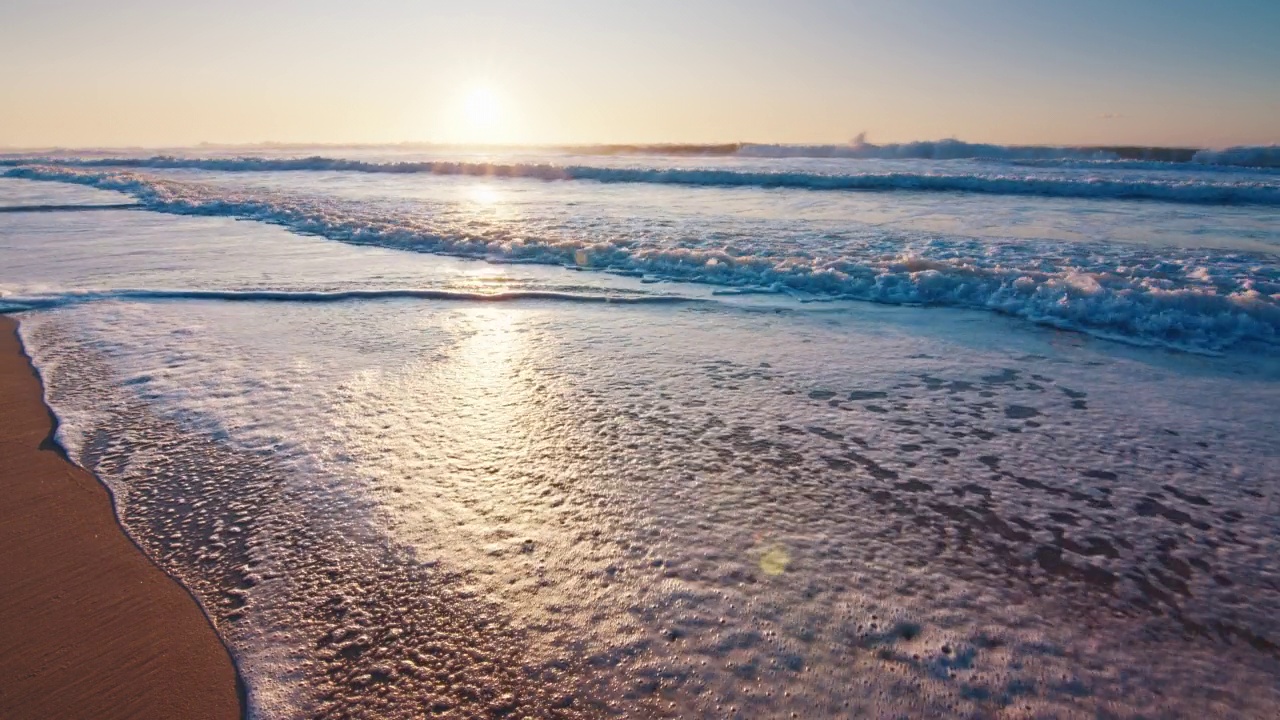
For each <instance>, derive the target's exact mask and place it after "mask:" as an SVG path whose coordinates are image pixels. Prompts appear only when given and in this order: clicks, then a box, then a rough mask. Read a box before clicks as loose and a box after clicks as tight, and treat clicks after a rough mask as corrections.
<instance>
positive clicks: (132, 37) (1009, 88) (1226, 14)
mask: <svg viewBox="0 0 1280 720" xmlns="http://www.w3.org/2000/svg"><path fill="white" fill-rule="evenodd" d="M1277 38H1280V0H1261V1H1246V0H1212V1H1211V0H1200V1H1190V0H1071V1H1070V2H1064V1H1061V0H884V1H877V0H866V1H864V2H858V1H856V0H809V1H806V0H789V1H785V2H784V1H777V2H774V1H771V0H701V1H700V0H682V1H679V2H676V1H669V0H646V1H645V2H638V1H634V0H633V1H628V2H612V1H610V0H594V1H587V0H543V1H541V2H540V1H538V0H524V1H523V2H507V1H503V0H467V1H466V2H460V1H458V0H450V1H448V2H437V1H436V0H416V1H410V0H400V1H392V0H361V1H359V2H354V1H352V0H309V1H306V2H293V1H277V2H273V1H272V0H221V1H220V2H199V3H196V2H180V1H179V0H167V1H165V2H160V1H153V0H116V1H115V2H110V3H105V2H101V1H100V0H38V1H37V0H4V2H2V3H0V146H8V147H47V146H68V147H72V146H81V147H82V146H148V147H163V146H178V145H189V144H195V143H200V142H213V143H255V142H298V143H305V142H315V143H348V142H349V143H393V142H475V143H645V142H736V141H748V142H779V143H842V142H847V141H849V140H850V139H851V138H853V137H854V136H856V135H857V134H859V133H863V132H865V133H867V137H868V139H869V140H870V141H872V142H902V141H911V140H934V139H941V138H948V137H955V138H959V139H962V140H967V141H971V142H995V143H1009V144H1141V145H1178V146H1198V147H1221V146H1228V145H1241V144H1271V143H1280V41H1278V40H1277Z"/></svg>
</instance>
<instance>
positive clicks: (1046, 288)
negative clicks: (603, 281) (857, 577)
mask: <svg viewBox="0 0 1280 720" xmlns="http://www.w3.org/2000/svg"><path fill="white" fill-rule="evenodd" d="M7 174H8V175H10V176H13V177H23V178H28V179H33V180H51V181H60V182H71V183H78V184H82V185H88V186H92V187H97V188H101V189H106V190H115V191H119V192H123V193H126V194H128V195H131V196H132V197H134V198H136V199H137V200H138V201H139V202H140V203H142V204H143V205H144V206H145V207H147V208H148V209H150V210H154V211H158V212H167V213H173V214H180V215H213V216H223V217H234V218H239V219H245V220H256V221H259V222H265V223H271V224H276V225H280V226H283V227H285V228H288V229H290V230H293V231H295V232H299V233H305V234H312V235H318V236H321V237H325V238H328V239H331V240H336V241H340V242H346V243H351V244H357V245H374V246H379V247H386V248H394V249H399V250H409V251H415V252H429V253H438V254H443V255H454V256H459V257H469V258H483V259H486V260H489V261H492V262H527V263H544V264H553V265H570V266H577V267H582V268H586V269H592V270H601V271H605V272H615V273H620V274H626V275H633V276H634V275H646V276H650V277H654V278H663V279H669V280H680V281H687V282H701V283H708V284H713V285H719V286H724V287H730V288H740V289H765V290H770V291H775V292H783V293H792V294H795V293H799V294H803V295H805V296H808V297H814V298H820V299H849V300H861V301H870V302H877V303H886V304H915V305H941V306H948V307H959V308H974V309H985V310H990V311H995V312H999V313H1002V314H1005V315H1010V316H1015V317H1020V318H1024V319H1027V320H1030V321H1032V322H1035V323H1039V324H1043V325H1049V326H1053V327H1058V328H1063V329H1069V330H1077V331H1082V332H1087V333H1091V334H1094V335H1098V336H1103V337H1109V338H1113V339H1118V340H1123V341H1125V342H1130V343H1137V344H1155V345H1163V346H1167V347H1175V348H1180V349H1185V350H1192V351H1198V352H1203V351H1209V352H1215V351H1221V350H1225V349H1227V348H1230V347H1232V346H1235V345H1238V344H1245V345H1254V344H1262V345H1263V346H1268V347H1274V346H1276V345H1280V263H1277V258H1276V257H1275V256H1270V255H1257V254H1248V253H1239V252H1231V253H1215V252H1211V251H1188V252H1186V253H1181V254H1180V253H1179V252H1177V251H1174V250H1170V249H1161V250H1160V251H1159V252H1148V251H1147V250H1146V249H1143V248H1137V247H1132V246H1129V247H1124V246H1121V247H1118V248H1116V247H1105V246H1084V245H1082V244H1076V245H1073V246H1072V248H1073V250H1072V252H1071V253H1070V255H1069V256H1068V257H1057V258H1054V257H1051V255H1052V254H1053V252H1052V250H1051V249H1050V248H1044V247H1040V246H1036V245H1028V246H1026V247H1023V248H1021V249H1015V250H1011V251H1007V252H1003V253H991V252H989V251H987V252H981V253H976V254H975V253H974V252H973V251H972V250H969V249H966V245H965V242H966V241H965V240H964V239H963V238H960V239H957V243H958V244H954V243H948V242H947V241H946V240H945V239H934V240H933V241H931V242H933V243H934V247H933V248H932V249H930V248H929V247H925V248H923V249H922V250H923V254H918V253H916V252H914V251H909V250H904V251H900V252H899V253H897V254H885V253H882V252H866V251H856V250H850V251H844V252H837V253H833V254H827V255H821V254H809V255H806V256H803V257H798V256H790V255H786V254H778V253H776V252H773V251H772V250H771V249H770V247H769V246H768V245H767V243H766V244H764V245H760V246H752V247H749V249H750V250H751V251H750V252H742V251H738V252H736V253H734V254H730V253H729V252H727V251H726V250H725V249H724V248H723V247H721V246H719V245H716V244H714V243H712V244H708V245H704V246H698V247H681V246H673V245H671V244H669V243H665V242H662V241H640V240H638V239H636V238H630V239H629V240H628V242H626V243H614V242H611V239H610V238H607V237H606V238H598V239H593V240H585V239H581V238H554V237H552V238H539V237H536V236H535V237H530V236H526V235H524V234H520V235H511V234H505V233H503V232H502V231H501V230H500V229H494V230H493V231H492V232H491V233H490V232H488V231H485V230H484V229H480V228H475V227H468V228H466V229H465V232H464V231H461V230H451V229H450V227H449V226H448V225H439V224H434V223H433V222H432V221H431V219H430V218H424V217H422V216H421V214H420V213H413V212H404V211H397V210H396V209H394V208H385V207H379V206H376V205H375V206H369V205H367V204H361V203H359V202H356V201H342V200H334V199H332V198H309V197H297V196H283V195H279V194H274V193H271V192H269V191H261V190H250V191H238V190H229V189H225V188H218V187H206V186H203V185H199V184H194V183H187V182H177V181H172V180H164V179H156V178H149V177H145V176H139V175H135V174H131V173H128V172H119V171H114V172H108V171H101V170H100V171H89V170H78V169H73V168H63V167H44V168H39V167H24V168H16V169H13V170H10V171H9V172H8V173H7ZM939 243H940V244H939ZM376 292H377V293H381V292H382V291H376ZM392 292H397V293H403V292H408V293H418V292H419V291H392ZM425 292H427V293H437V292H438V291H425ZM183 293H184V294H183V295H181V296H175V297H191V295H190V293H187V292H186V291H183ZM358 296H360V295H358V294H350V295H340V294H332V293H323V294H319V295H316V296H315V297H316V299H317V301H331V300H334V299H342V298H343V297H358ZM373 296H375V297H382V296H383V295H381V294H377V295H373ZM410 296H414V297H417V296H422V295H416V294H414V295H410ZM153 297H158V296H153ZM209 297H215V296H212V295H211V296H209ZM217 297H221V295H219V296H217ZM305 297H306V296H300V295H297V294H286V295H279V296H277V295H275V294H270V293H268V294H259V295H237V296H236V297H235V298H231V299H255V298H261V299H277V298H279V299H289V300H299V299H304V298H305ZM425 297H438V296H437V295H434V294H432V295H426V296H425ZM449 297H457V296H456V295H450V296H449ZM496 297H497V298H498V299H504V298H507V297H510V298H512V299H516V298H531V297H533V296H531V295H529V294H516V295H511V296H496ZM575 297H576V296H575ZM494 298H495V296H486V297H484V298H478V299H485V300H491V299H494ZM545 299H566V298H564V297H562V296H561V295H560V294H556V293H551V294H548V295H546V296H545ZM10 301H13V299H12V298H11V299H10ZM602 301H604V300H594V299H593V300H591V302H602ZM608 301H609V302H630V301H629V300H620V299H611V300H608ZM685 301H686V300H674V299H667V298H664V299H662V300H651V299H645V300H634V302H685Z"/></svg>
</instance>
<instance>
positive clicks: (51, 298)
mask: <svg viewBox="0 0 1280 720" xmlns="http://www.w3.org/2000/svg"><path fill="white" fill-rule="evenodd" d="M409 299H411V300H444V301H453V302H492V303H503V302H520V301H528V300H544V301H555V302H578V303H606V304H623V305H672V304H683V303H698V302H705V301H704V300H701V299H698V298H690V297H684V296H681V295H620V294H595V295H588V294H579V293H567V292H555V291H547V290H513V291H508V292H493V293H480V292H462V291H457V290H436V289H429V288H426V289H417V288H392V289H386V290H370V289H361V290H333V291H325V290H167V289H156V290H135V289H127V290H111V291H105V292H69V293H59V294H56V295H32V296H12V295H11V296H4V295H0V312H23V311H27V310H44V309H48V308H54V307H63V306H66V305H76V304H81V303H89V302H100V301H103V300H222V301H226V302H291V303H333V302H346V301H351V300H409Z"/></svg>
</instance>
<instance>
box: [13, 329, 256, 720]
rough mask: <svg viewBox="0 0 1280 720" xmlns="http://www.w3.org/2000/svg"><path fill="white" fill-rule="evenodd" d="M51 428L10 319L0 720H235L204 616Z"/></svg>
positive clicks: (238, 693)
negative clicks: (132, 536)
mask: <svg viewBox="0 0 1280 720" xmlns="http://www.w3.org/2000/svg"><path fill="white" fill-rule="evenodd" d="M52 429H53V418H52V416H51V414H50V413H49V411H48V409H47V408H46V407H45V405H44V402H43V397H42V392H41V386H40V381H39V378H38V377H37V376H36V374H35V372H34V371H33V369H32V367H31V364H30V362H29V361H28V359H27V357H26V355H25V354H24V353H23V351H22V347H21V343H20V342H19V340H18V337H17V323H16V322H14V321H13V320H12V319H11V318H7V317H3V316H0V717H3V718H5V719H6V720H19V719H22V718H42V719H43V718H94V719H95V720H108V719H109V718H201V719H205V718H208V719H211V720H212V719H216V718H238V717H242V716H243V709H242V695H243V691H242V687H243V686H242V684H241V683H240V681H239V678H238V676H237V674H236V670H235V667H234V665H233V664H232V662H231V658H230V656H229V655H228V653H227V649H226V647H225V646H224V645H223V644H222V642H221V640H220V639H219V638H218V635H217V634H216V633H215V631H214V629H213V627H212V626H211V625H210V623H209V621H208V619H207V618H206V617H205V615H204V614H203V613H202V612H201V610H200V607H199V606H198V605H197V604H196V602H195V600H194V599H193V598H192V597H191V596H190V595H189V594H188V593H187V592H186V590H185V589H183V588H182V586H180V585H179V584H178V583H177V582H176V581H174V580H173V578H171V577H169V576H168V575H166V574H164V572H162V571H161V570H160V569H159V568H157V567H156V566H155V565H153V564H152V563H151V562H150V560H148V559H147V558H146V556H144V555H143V554H142V552H141V551H140V550H139V549H138V548H137V546H135V545H134V544H133V543H132V541H130V540H129V538H128V537H127V536H126V535H125V534H124V532H123V530H122V529H121V527H120V525H119V523H118V522H117V520H116V516H115V513H114V510H113V507H112V503H111V498H110V496H109V495H108V493H107V491H106V489H105V488H104V487H103V486H102V484H101V483H99V482H98V480H97V479H96V478H94V477H93V476H92V475H90V474H89V473H87V472H85V471H83V470H81V469H80V468H78V467H76V466H74V465H72V464H71V463H69V462H68V461H67V460H66V459H65V457H64V456H63V454H62V452H61V450H60V449H59V448H58V447H57V446H56V445H55V444H54V443H53V442H52V440H51V439H50V438H51V435H52Z"/></svg>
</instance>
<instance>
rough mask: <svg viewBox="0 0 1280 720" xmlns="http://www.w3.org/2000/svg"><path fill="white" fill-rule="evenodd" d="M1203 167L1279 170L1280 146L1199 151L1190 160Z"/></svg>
mask: <svg viewBox="0 0 1280 720" xmlns="http://www.w3.org/2000/svg"><path fill="white" fill-rule="evenodd" d="M1191 160H1192V162H1197V163H1201V164H1204V165H1237V166H1240V167H1265V168H1280V145H1257V146H1242V147H1233V148H1227V149H1226V150H1201V151H1199V152H1197V153H1196V154H1195V156H1194V157H1193V158H1191Z"/></svg>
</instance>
